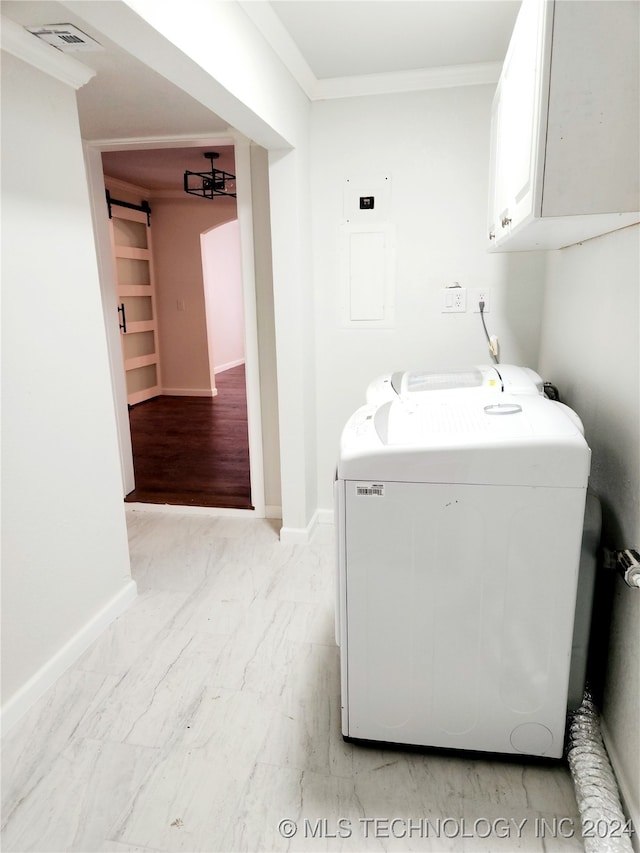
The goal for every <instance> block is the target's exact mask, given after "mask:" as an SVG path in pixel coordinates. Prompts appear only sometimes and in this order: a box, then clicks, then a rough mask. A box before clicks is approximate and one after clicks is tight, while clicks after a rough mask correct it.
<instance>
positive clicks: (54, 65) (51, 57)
mask: <svg viewBox="0 0 640 853" xmlns="http://www.w3.org/2000/svg"><path fill="white" fill-rule="evenodd" d="M0 46H1V47H2V50H5V51H6V52H7V53H10V54H12V55H13V56H16V57H17V58H18V59H21V60H22V61H23V62H27V63H28V64H29V65H32V66H33V67H34V68H37V69H38V70H39V71H43V72H44V73H45V74H48V75H49V76H50V77H55V79H56V80H59V81H60V82H61V83H65V84H66V85H67V86H71V87H72V88H73V89H80V87H81V86H84V85H85V83H88V82H89V80H91V78H92V77H94V76H95V74H96V72H95V71H94V69H93V68H89V67H88V66H87V65H83V63H82V62H78V60H77V59H72V58H71V57H70V56H65V54H64V53H62V52H61V51H59V50H58V49H57V48H55V47H53V46H52V45H50V44H46V43H45V42H43V41H42V40H41V39H39V38H38V37H37V36H34V35H33V34H32V33H29V32H27V30H25V29H24V27H21V26H20V24H16V22H15V21H12V20H11V19H10V18H7V17H5V16H4V15H3V16H2V18H1V24H0Z"/></svg>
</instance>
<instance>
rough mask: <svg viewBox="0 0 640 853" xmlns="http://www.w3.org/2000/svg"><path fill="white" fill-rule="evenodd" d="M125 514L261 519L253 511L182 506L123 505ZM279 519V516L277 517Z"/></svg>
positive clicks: (218, 507)
mask: <svg viewBox="0 0 640 853" xmlns="http://www.w3.org/2000/svg"><path fill="white" fill-rule="evenodd" d="M125 511H126V512H164V513H173V514H174V515H209V516H211V517H212V518H261V517H262V516H260V515H256V511H255V509H234V508H232V507H224V506H183V505H182V504H145V503H128V504H125ZM277 517H279V516H277Z"/></svg>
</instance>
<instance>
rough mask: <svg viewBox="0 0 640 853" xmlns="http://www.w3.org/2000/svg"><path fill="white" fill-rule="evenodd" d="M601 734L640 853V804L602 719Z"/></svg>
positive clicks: (632, 842)
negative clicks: (635, 797)
mask: <svg viewBox="0 0 640 853" xmlns="http://www.w3.org/2000/svg"><path fill="white" fill-rule="evenodd" d="M600 733H601V734H602V740H603V741H604V745H605V747H606V750H607V754H608V755H609V761H610V762H611V767H612V768H613V773H614V775H615V777H616V782H617V783H618V790H619V791H620V800H621V803H622V808H623V811H624V813H625V815H626V817H627V818H628V819H629V820H630V821H631V824H632V826H633V827H634V829H635V833H634V834H633V835H632V836H631V845H632V846H633V849H634V850H635V851H636V853H640V837H639V835H640V803H639V802H638V801H637V800H636V799H634V794H633V792H632V790H631V784H630V782H629V780H628V779H627V777H626V774H625V772H624V770H623V767H622V763H621V761H620V756H619V754H618V750H617V749H616V746H615V744H614V741H613V738H612V737H611V735H610V734H609V732H608V731H607V727H606V725H605V723H604V720H603V719H602V717H601V718H600Z"/></svg>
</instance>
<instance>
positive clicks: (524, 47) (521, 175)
mask: <svg viewBox="0 0 640 853" xmlns="http://www.w3.org/2000/svg"><path fill="white" fill-rule="evenodd" d="M552 11H553V6H552V4H551V3H546V2H545V3H538V2H528V0H524V2H523V4H522V6H521V9H520V13H519V15H518V20H517V21H516V26H515V28H514V31H513V37H512V40H511V44H510V46H509V52H508V53H507V57H506V60H505V63H504V67H503V70H502V75H501V77H500V83H499V87H498V91H497V96H496V103H495V105H494V112H495V118H494V134H495V137H494V141H493V146H494V149H495V153H494V154H493V156H494V158H495V178H494V186H495V189H494V217H493V218H494V219H495V222H494V225H495V236H496V242H499V241H500V239H501V238H503V237H505V236H506V235H508V234H509V233H510V232H512V231H514V230H515V229H516V228H517V227H519V226H520V225H521V224H522V223H523V222H525V221H526V220H527V219H530V218H531V217H532V216H533V215H534V214H536V211H538V210H539V208H540V201H541V193H542V186H541V180H539V178H541V176H542V168H543V146H542V145H539V144H538V143H539V141H540V140H543V139H544V133H545V128H546V96H545V90H546V89H547V88H548V79H549V60H550V43H551V39H550V33H551V26H552V18H553V15H552Z"/></svg>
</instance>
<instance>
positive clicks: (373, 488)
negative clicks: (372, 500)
mask: <svg viewBox="0 0 640 853" xmlns="http://www.w3.org/2000/svg"><path fill="white" fill-rule="evenodd" d="M356 495H358V497H360V496H362V497H370V496H375V497H379V498H383V497H384V486H383V485H382V483H371V484H370V485H366V486H356Z"/></svg>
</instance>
